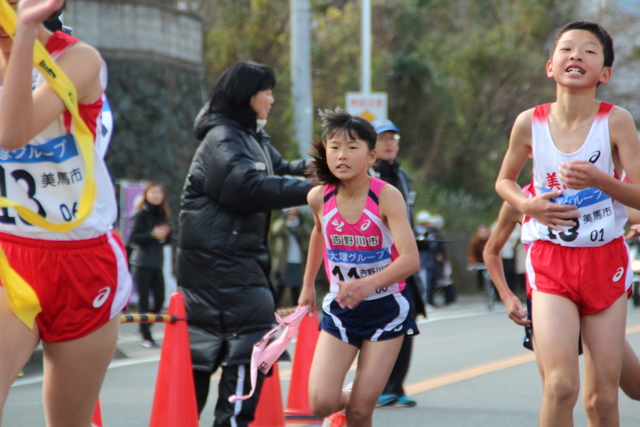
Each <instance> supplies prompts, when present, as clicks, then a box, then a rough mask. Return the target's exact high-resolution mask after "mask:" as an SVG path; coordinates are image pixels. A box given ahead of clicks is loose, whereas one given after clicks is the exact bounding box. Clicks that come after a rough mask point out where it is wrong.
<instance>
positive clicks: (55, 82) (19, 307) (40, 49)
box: [0, 0, 96, 329]
mask: <svg viewBox="0 0 640 427" xmlns="http://www.w3.org/2000/svg"><path fill="white" fill-rule="evenodd" d="M16 18H17V17H16V13H15V11H14V10H13V8H12V7H11V6H10V5H9V4H8V3H7V2H6V1H4V0H0V26H2V28H4V30H5V31H6V32H7V34H9V35H10V36H11V37H12V38H13V37H14V36H15V28H16ZM33 63H34V65H35V66H36V67H37V68H38V69H39V70H40V73H42V75H43V76H44V77H45V79H46V80H47V82H48V83H49V85H50V86H51V87H52V88H53V89H54V90H55V91H56V93H57V94H58V95H59V96H60V98H61V99H62V101H63V102H64V104H65V106H66V107H67V109H68V110H69V112H70V113H71V115H72V117H73V120H72V134H73V135H74V137H75V140H76V143H77V145H78V147H79V149H80V155H81V156H82V159H83V161H84V164H85V167H86V179H85V182H84V185H83V186H82V193H81V195H80V200H79V203H78V211H77V215H76V219H74V220H72V221H69V222H64V223H52V222H50V221H47V220H46V219H45V218H43V217H41V216H40V215H38V214H37V213H36V212H33V211H31V210H30V209H28V208H27V207H25V206H23V205H21V204H20V203H18V202H15V201H13V200H9V199H8V198H6V197H0V208H5V207H12V208H14V209H15V210H16V211H17V212H18V214H19V215H20V216H21V217H22V218H24V219H25V221H28V222H29V223H31V224H33V225H35V226H38V227H40V228H42V229H45V230H48V231H52V232H56V233H66V232H68V231H70V230H73V229H74V228H75V227H77V226H78V225H80V224H81V223H82V222H84V221H85V220H86V219H87V218H88V217H89V214H90V213H91V210H92V209H93V202H94V200H95V196H96V183H95V180H94V174H93V161H94V158H93V144H94V137H93V134H92V133H91V131H90V130H89V128H88V127H87V125H86V124H85V122H84V120H82V118H81V117H80V113H79V111H78V99H77V94H76V88H75V86H74V84H73V83H72V82H71V80H69V78H68V77H67V76H66V75H65V74H64V73H63V72H62V70H61V69H60V67H58V65H57V64H56V63H55V62H54V61H53V59H52V58H51V55H49V53H48V52H47V50H46V49H45V48H44V46H42V43H40V41H38V40H36V41H35V45H34V54H33ZM0 280H2V285H3V287H4V291H5V294H6V295H7V299H8V300H9V304H10V306H11V309H12V310H13V312H14V313H15V314H16V316H18V318H19V319H20V320H21V321H22V322H24V324H25V325H27V327H29V329H33V324H34V321H35V317H36V315H37V314H38V313H40V312H41V311H42V308H41V307H40V301H39V300H38V296H37V295H36V294H35V292H34V291H33V289H32V288H31V286H29V284H28V283H26V282H25V281H24V279H22V277H20V275H19V274H18V273H17V272H16V271H15V270H13V268H11V266H10V265H9V262H8V260H7V257H6V255H5V254H4V252H3V251H2V248H1V247H0Z"/></svg>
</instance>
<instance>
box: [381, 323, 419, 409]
mask: <svg viewBox="0 0 640 427" xmlns="http://www.w3.org/2000/svg"><path fill="white" fill-rule="evenodd" d="M412 348H413V336H411V335H405V336H404V340H403V341H402V347H400V353H398V358H397V359H396V364H395V365H393V369H392V370H391V374H390V375H389V380H388V381H387V385H385V386H384V390H383V391H382V393H383V394H389V393H393V394H395V395H396V396H404V388H403V387H402V383H403V382H404V379H405V378H406V376H407V372H409V363H410V362H411V350H412Z"/></svg>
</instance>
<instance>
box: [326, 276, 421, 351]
mask: <svg viewBox="0 0 640 427" xmlns="http://www.w3.org/2000/svg"><path fill="white" fill-rule="evenodd" d="M336 296H337V295H336V294H335V293H332V292H329V293H328V294H327V295H326V296H325V297H324V300H323V301H322V312H323V318H322V322H321V323H320V329H322V330H323V331H326V332H328V333H330V334H331V335H333V336H335V337H336V338H338V339H340V340H342V341H344V342H346V343H348V344H351V345H353V346H356V347H358V348H360V347H361V346H362V340H369V341H381V340H388V339H391V338H396V337H399V336H402V335H418V334H419V333H420V331H418V325H416V322H415V320H414V319H413V313H411V309H410V305H411V304H410V302H409V298H410V297H409V292H408V291H407V289H406V288H405V289H404V290H403V291H402V292H396V293H393V294H391V295H387V296H385V297H382V298H379V299H375V300H369V301H362V302H361V303H360V304H358V306H356V307H355V308H354V309H353V310H350V309H348V308H340V306H339V305H338V303H337V302H336Z"/></svg>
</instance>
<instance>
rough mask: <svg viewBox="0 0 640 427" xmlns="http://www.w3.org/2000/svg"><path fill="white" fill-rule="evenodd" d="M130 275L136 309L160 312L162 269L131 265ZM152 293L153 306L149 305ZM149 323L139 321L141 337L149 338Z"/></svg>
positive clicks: (161, 302)
mask: <svg viewBox="0 0 640 427" xmlns="http://www.w3.org/2000/svg"><path fill="white" fill-rule="evenodd" d="M131 275H132V276H133V282H134V283H135V285H136V290H137V291H138V311H139V312H140V313H160V311H161V310H162V306H163V305H164V275H163V274H162V270H148V269H146V268H142V267H136V266H131ZM150 294H153V307H151V308H150V307H149V305H150V304H149V295H150ZM150 327H151V325H150V324H149V323H140V334H141V335H142V339H144V340H147V341H148V340H151V330H150Z"/></svg>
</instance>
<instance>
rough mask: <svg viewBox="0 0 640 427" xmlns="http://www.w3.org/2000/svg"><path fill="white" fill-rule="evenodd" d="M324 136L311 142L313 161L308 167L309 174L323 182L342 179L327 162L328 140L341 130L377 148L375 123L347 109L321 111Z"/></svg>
mask: <svg viewBox="0 0 640 427" xmlns="http://www.w3.org/2000/svg"><path fill="white" fill-rule="evenodd" d="M320 118H321V119H322V129H323V131H322V138H318V137H315V138H314V139H313V141H312V143H311V146H312V151H313V152H312V153H311V156H312V157H313V161H312V162H311V164H310V166H309V168H308V169H307V173H308V175H310V176H311V177H313V178H315V179H316V180H317V181H318V182H320V183H322V184H337V183H338V182H340V180H339V179H338V178H337V177H336V176H335V175H333V174H332V173H331V170H330V169H329V165H328V164H327V149H326V148H327V147H326V146H327V140H329V139H331V137H333V136H334V135H335V134H337V133H339V132H346V134H347V135H348V136H349V138H352V139H358V138H359V139H362V140H363V141H365V142H366V143H367V146H368V147H369V150H375V148H376V140H377V139H378V134H377V133H376V130H375V129H374V127H373V125H372V124H371V123H369V121H368V120H366V119H363V118H362V117H358V116H353V115H351V114H349V113H347V112H346V111H345V110H343V109H340V108H336V110H335V111H331V110H325V111H320Z"/></svg>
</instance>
